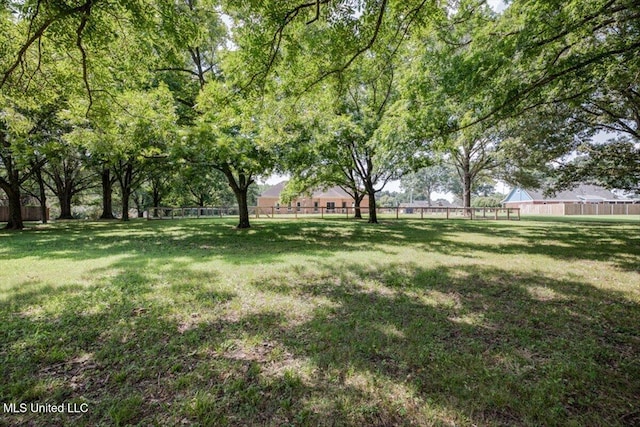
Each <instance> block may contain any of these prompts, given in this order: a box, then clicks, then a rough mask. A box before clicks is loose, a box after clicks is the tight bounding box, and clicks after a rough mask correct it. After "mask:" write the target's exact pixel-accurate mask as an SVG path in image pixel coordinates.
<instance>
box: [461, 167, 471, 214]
mask: <svg viewBox="0 0 640 427" xmlns="http://www.w3.org/2000/svg"><path fill="white" fill-rule="evenodd" d="M462 206H463V207H465V208H470V207H471V174H469V173H467V172H465V173H464V174H463V176H462Z"/></svg>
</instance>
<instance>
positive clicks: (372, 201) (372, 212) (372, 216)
mask: <svg viewBox="0 0 640 427" xmlns="http://www.w3.org/2000/svg"><path fill="white" fill-rule="evenodd" d="M368 194H369V221H367V222H368V223H369V224H377V223H378V213H377V212H376V192H375V191H370V192H368Z"/></svg>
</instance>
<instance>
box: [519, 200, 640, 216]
mask: <svg viewBox="0 0 640 427" xmlns="http://www.w3.org/2000/svg"><path fill="white" fill-rule="evenodd" d="M520 206H521V213H522V214H523V215H556V216H562V215H640V204H610V203H550V204H546V205H520Z"/></svg>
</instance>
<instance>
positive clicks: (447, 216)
mask: <svg viewBox="0 0 640 427" xmlns="http://www.w3.org/2000/svg"><path fill="white" fill-rule="evenodd" d="M447 219H449V208H447Z"/></svg>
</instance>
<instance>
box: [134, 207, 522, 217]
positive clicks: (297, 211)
mask: <svg viewBox="0 0 640 427" xmlns="http://www.w3.org/2000/svg"><path fill="white" fill-rule="evenodd" d="M357 210H359V211H360V213H361V215H362V216H363V217H367V216H368V215H369V208H368V207H361V208H354V207H344V208H342V207H339V208H327V207H321V206H319V207H291V208H287V207H275V206H272V207H258V206H251V207H249V215H250V216H253V217H255V218H294V219H295V218H298V217H305V218H309V217H318V218H337V217H344V218H353V217H355V214H356V211H357ZM376 213H377V215H378V217H379V218H395V219H399V218H415V219H418V218H419V219H475V220H480V219H487V220H489V219H492V220H519V219H520V209H519V208H445V207H424V208H401V207H380V208H377V209H376ZM231 215H232V216H237V215H238V208H235V207H222V206H220V207H188V208H173V207H157V208H151V209H149V210H148V211H147V212H146V217H147V219H150V220H152V219H177V218H211V217H224V216H231Z"/></svg>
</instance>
